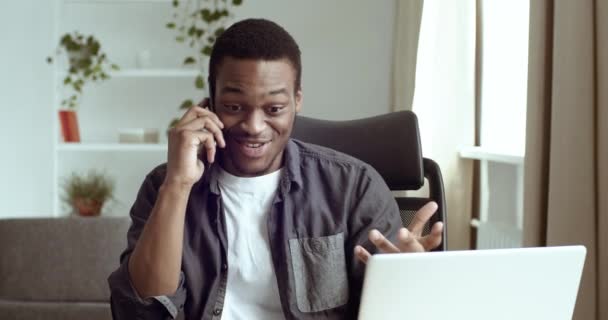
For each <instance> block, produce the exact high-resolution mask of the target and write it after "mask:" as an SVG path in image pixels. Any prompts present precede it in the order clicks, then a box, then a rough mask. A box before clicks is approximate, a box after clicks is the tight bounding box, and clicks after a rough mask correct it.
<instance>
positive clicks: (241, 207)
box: [218, 168, 285, 320]
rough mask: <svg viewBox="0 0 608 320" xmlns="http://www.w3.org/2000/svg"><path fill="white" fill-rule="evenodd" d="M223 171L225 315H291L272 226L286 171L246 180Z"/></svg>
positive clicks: (232, 319) (230, 319)
mask: <svg viewBox="0 0 608 320" xmlns="http://www.w3.org/2000/svg"><path fill="white" fill-rule="evenodd" d="M219 169H220V170H219V175H218V185H219V188H220V192H221V194H222V204H223V207H224V214H225V216H226V231H227V233H228V284H227V289H226V296H225V300H224V309H223V311H222V319H224V320H240V319H269V320H272V319H285V318H284V315H283V311H282V309H281V302H280V298H279V289H278V286H277V279H276V276H275V271H274V265H273V263H272V257H271V254H270V244H269V241H268V228H267V226H266V221H267V217H268V214H269V212H270V209H271V207H272V203H273V200H274V198H275V195H276V192H277V190H278V187H279V182H280V179H281V171H282V170H278V171H275V172H273V173H270V174H267V175H264V176H260V177H253V178H242V177H236V176H233V175H231V174H229V173H228V172H226V171H224V170H223V169H221V168H219Z"/></svg>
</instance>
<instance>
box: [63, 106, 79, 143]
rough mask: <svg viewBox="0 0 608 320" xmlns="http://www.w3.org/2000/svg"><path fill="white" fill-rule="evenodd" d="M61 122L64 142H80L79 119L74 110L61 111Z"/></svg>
mask: <svg viewBox="0 0 608 320" xmlns="http://www.w3.org/2000/svg"><path fill="white" fill-rule="evenodd" d="M59 121H60V123H61V133H62V135H63V141H64V142H80V131H79V130H78V118H77V117H76V111H74V110H59Z"/></svg>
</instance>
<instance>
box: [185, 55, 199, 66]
mask: <svg viewBox="0 0 608 320" xmlns="http://www.w3.org/2000/svg"><path fill="white" fill-rule="evenodd" d="M193 63H196V60H195V59H194V58H193V57H187V58H186V59H184V64H185V65H187V64H193Z"/></svg>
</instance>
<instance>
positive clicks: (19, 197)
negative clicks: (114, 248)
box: [0, 0, 395, 217]
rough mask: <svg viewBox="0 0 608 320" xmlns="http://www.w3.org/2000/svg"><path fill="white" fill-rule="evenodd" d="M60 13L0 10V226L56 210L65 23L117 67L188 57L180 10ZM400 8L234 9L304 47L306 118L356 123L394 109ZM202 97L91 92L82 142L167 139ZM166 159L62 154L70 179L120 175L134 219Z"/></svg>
mask: <svg viewBox="0 0 608 320" xmlns="http://www.w3.org/2000/svg"><path fill="white" fill-rule="evenodd" d="M53 3H54V1H35V0H23V1H2V2H1V3H0V35H1V37H0V41H1V43H2V51H1V52H2V59H0V63H2V69H1V71H2V72H0V90H1V91H0V92H1V93H2V94H0V108H1V109H0V110H2V120H3V125H2V126H0V139H1V140H0V142H1V145H2V147H3V148H2V157H0V168H2V169H3V171H4V173H3V175H2V176H3V179H2V181H1V182H0V198H1V199H2V200H0V217H8V216H26V215H48V214H50V212H51V210H52V202H53V201H52V200H53V199H52V194H51V187H52V183H53V182H52V171H53V159H54V158H53V157H54V154H53V148H52V143H53V139H54V137H55V133H54V132H53V130H54V128H55V124H54V123H53V121H56V113H55V106H53V105H52V104H53V75H52V68H50V67H49V66H48V65H46V63H45V61H44V58H45V57H46V56H47V55H48V54H49V53H51V52H52V51H53V50H54V49H55V47H56V43H57V41H58V39H57V38H56V37H55V36H53V26H54V24H55V23H56V22H58V23H59V24H60V30H59V31H60V32H66V31H72V30H75V29H77V30H80V31H81V32H84V33H89V32H94V33H95V35H96V36H98V38H100V40H101V42H102V45H103V46H104V47H105V49H106V51H107V53H108V56H109V57H110V58H111V59H112V60H113V61H115V62H117V63H118V64H120V65H121V66H123V68H132V67H133V65H134V61H135V55H136V54H137V52H138V51H141V50H148V51H150V53H151V61H152V64H153V66H155V67H175V66H177V65H179V63H180V62H181V61H182V59H183V58H184V57H185V55H184V51H183V49H182V48H180V47H178V46H177V45H176V44H175V42H174V41H173V40H172V36H173V34H172V33H171V32H170V30H166V29H165V28H164V25H165V23H166V22H167V21H168V20H169V19H168V18H169V15H170V13H171V11H170V1H167V2H166V3H146V4H137V3H132V2H129V3H114V4H107V3H106V4H101V5H93V6H91V5H90V4H69V5H63V6H61V7H59V10H60V12H61V16H62V17H63V18H62V19H61V21H54V9H55V8H54V7H53ZM117 6H118V7H117ZM394 7H395V1H394V0H391V1H379V2H376V1H369V0H352V1H349V0H338V1H331V2H326V1H322V0H314V1H282V0H273V1H253V0H245V2H244V5H243V6H242V7H239V8H237V9H236V18H237V19H240V18H245V17H265V18H270V19H272V20H275V21H276V22H278V23H279V24H281V25H283V26H284V27H285V28H286V29H287V30H288V31H289V32H290V33H292V35H293V36H294V38H295V39H296V41H298V43H299V44H300V47H301V49H302V52H303V57H302V60H303V88H304V95H305V98H304V99H305V100H304V101H305V103H304V108H303V114H304V115H308V116H314V117H320V118H326V119H353V118H359V117H366V116H371V115H377V114H382V113H385V112H388V111H389V110H390V106H389V101H390V96H389V93H390V65H391V61H392V57H391V55H392V38H393V24H394ZM117 8H118V10H117ZM196 94H197V93H196V92H195V91H194V90H193V89H192V84H191V81H190V80H187V79H181V80H175V81H171V82H167V81H166V80H158V79H140V80H136V81H133V80H126V79H112V80H110V81H108V82H106V83H104V84H102V85H100V86H96V87H88V88H87V89H86V92H85V95H84V100H83V105H82V108H81V109H80V110H79V121H80V129H81V136H82V139H83V141H84V142H100V141H105V142H113V141H116V139H117V136H116V130H117V129H118V128H123V127H155V128H159V129H164V128H166V126H167V124H168V122H169V120H170V118H171V117H174V116H177V115H178V114H179V113H178V111H177V110H176V107H177V105H178V104H179V103H180V102H181V100H182V99H181V97H182V96H192V95H196ZM176 97H179V98H176ZM164 159H165V156H164V154H163V153H155V154H130V153H122V154H117V153H111V154H105V155H100V154H88V155H86V156H83V155H82V154H81V155H79V154H76V153H71V152H62V153H61V154H60V157H59V160H58V163H57V166H58V169H59V171H60V172H61V173H62V175H63V174H67V173H68V172H69V171H71V170H72V169H75V168H76V169H79V170H84V169H86V168H88V167H91V166H96V167H102V168H106V169H108V170H110V171H112V174H113V175H115V176H116V175H118V176H120V177H121V178H122V181H123V182H121V183H119V186H118V190H117V193H119V200H120V201H119V202H118V203H117V204H116V205H115V206H114V209H113V210H115V211H116V212H119V214H125V213H126V209H128V207H129V206H130V205H131V202H132V201H133V198H134V196H135V192H136V191H137V187H138V186H139V184H140V182H141V180H142V179H143V176H144V174H145V173H146V172H147V171H148V170H149V169H151V168H152V167H153V166H154V165H155V164H156V163H159V162H162V161H163V160H164Z"/></svg>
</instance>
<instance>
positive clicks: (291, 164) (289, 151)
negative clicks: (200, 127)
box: [197, 139, 302, 195]
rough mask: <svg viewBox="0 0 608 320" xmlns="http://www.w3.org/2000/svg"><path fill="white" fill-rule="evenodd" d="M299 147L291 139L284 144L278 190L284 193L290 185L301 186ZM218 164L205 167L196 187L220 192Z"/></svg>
mask: <svg viewBox="0 0 608 320" xmlns="http://www.w3.org/2000/svg"><path fill="white" fill-rule="evenodd" d="M300 159H301V157H300V148H299V147H298V145H297V144H296V143H295V142H294V140H293V139H289V141H287V144H286V145H285V150H284V152H283V169H284V170H283V176H282V177H281V182H280V187H279V188H280V190H281V193H283V194H286V193H288V192H290V191H291V190H292V187H294V186H295V187H297V188H301V187H302V171H301V168H300ZM218 166H219V165H218V164H215V163H213V164H211V165H209V166H208V167H207V168H206V169H205V173H204V174H203V177H202V178H201V180H200V181H199V182H198V186H197V188H201V187H208V188H209V190H210V191H211V192H212V193H214V194H216V195H219V194H220V189H219V187H218V184H217V183H218V174H219V170H218V168H219V167H218Z"/></svg>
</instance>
